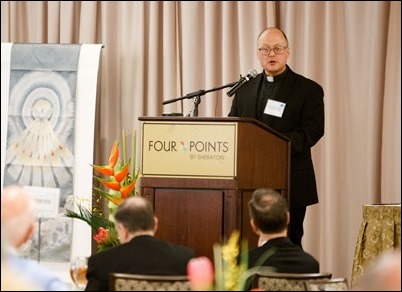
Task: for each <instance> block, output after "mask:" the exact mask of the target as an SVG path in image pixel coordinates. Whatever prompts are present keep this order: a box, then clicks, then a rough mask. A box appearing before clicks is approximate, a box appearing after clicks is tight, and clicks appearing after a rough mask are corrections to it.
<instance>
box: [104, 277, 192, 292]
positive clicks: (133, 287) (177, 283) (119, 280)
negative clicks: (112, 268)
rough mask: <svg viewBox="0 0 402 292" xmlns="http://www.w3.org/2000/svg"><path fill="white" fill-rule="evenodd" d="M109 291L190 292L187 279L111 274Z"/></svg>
mask: <svg viewBox="0 0 402 292" xmlns="http://www.w3.org/2000/svg"><path fill="white" fill-rule="evenodd" d="M109 288H110V289H109V291H191V286H190V282H189V280H188V277H187V276H185V275H183V276H170V275H169V276H167V275H163V276H162V275H161V276H160V275H137V274H124V273H111V274H110V275H109Z"/></svg>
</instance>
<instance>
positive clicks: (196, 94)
mask: <svg viewBox="0 0 402 292" xmlns="http://www.w3.org/2000/svg"><path fill="white" fill-rule="evenodd" d="M236 83H237V82H232V83H228V84H226V85H222V86H219V87H214V88H212V89H208V90H203V89H201V90H198V91H194V92H191V93H188V94H186V95H185V96H181V97H177V98H173V99H169V100H165V101H164V102H163V104H168V103H172V102H176V101H179V100H182V99H185V98H187V99H190V98H193V102H194V109H193V117H198V105H199V104H200V103H201V95H204V94H206V93H208V92H212V91H216V90H219V89H223V88H226V87H232V86H234V85H235V84H236Z"/></svg>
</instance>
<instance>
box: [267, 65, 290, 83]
mask: <svg viewBox="0 0 402 292" xmlns="http://www.w3.org/2000/svg"><path fill="white" fill-rule="evenodd" d="M287 72H288V68H287V67H286V69H285V71H283V72H282V73H281V74H279V75H276V76H267V75H265V72H264V75H265V77H266V78H267V81H268V82H278V81H281V80H282V79H283V78H284V77H285V75H286V73H287Z"/></svg>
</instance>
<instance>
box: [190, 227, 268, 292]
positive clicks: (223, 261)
mask: <svg viewBox="0 0 402 292" xmlns="http://www.w3.org/2000/svg"><path fill="white" fill-rule="evenodd" d="M239 240H240V233H239V231H237V230H235V231H233V232H232V233H231V235H230V237H229V239H228V240H227V241H226V243H225V244H223V245H220V244H214V246H213V250H214V266H213V265H212V263H211V261H210V260H209V258H207V257H197V258H193V259H191V260H190V261H189V263H188V265H187V275H188V278H189V281H190V284H191V288H192V290H193V291H244V290H247V289H248V288H249V287H250V282H249V281H250V280H251V276H252V275H254V274H255V273H257V272H258V270H259V268H260V264H262V263H263V262H264V261H265V260H266V259H267V258H268V257H269V256H270V255H272V253H274V252H275V250H268V251H267V252H266V253H265V254H263V255H262V256H261V258H259V260H258V261H257V265H256V266H255V267H252V268H248V246H247V241H245V240H243V241H242V244H241V248H240V244H239Z"/></svg>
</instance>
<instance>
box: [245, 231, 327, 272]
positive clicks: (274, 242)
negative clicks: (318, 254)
mask: <svg viewBox="0 0 402 292" xmlns="http://www.w3.org/2000/svg"><path fill="white" fill-rule="evenodd" d="M271 248H274V249H275V251H274V253H273V254H272V255H271V256H269V257H268V258H267V259H266V260H265V262H264V263H263V264H260V265H262V266H270V267H273V268H274V269H275V272H278V273H319V271H320V265H319V263H318V261H317V260H316V259H315V258H314V257H313V256H311V255H310V254H308V253H306V252H305V251H303V249H302V248H301V247H300V246H298V245H295V244H293V243H292V242H291V241H290V239H289V238H288V237H278V238H274V239H271V240H269V241H267V242H266V243H265V244H264V245H262V246H260V247H257V248H254V249H252V250H250V251H249V267H250V268H251V267H254V266H256V263H257V261H258V259H259V258H260V257H261V256H262V255H263V254H264V253H266V252H267V251H268V250H269V249H271ZM272 250H273V249H272ZM272 250H271V251H272Z"/></svg>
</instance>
